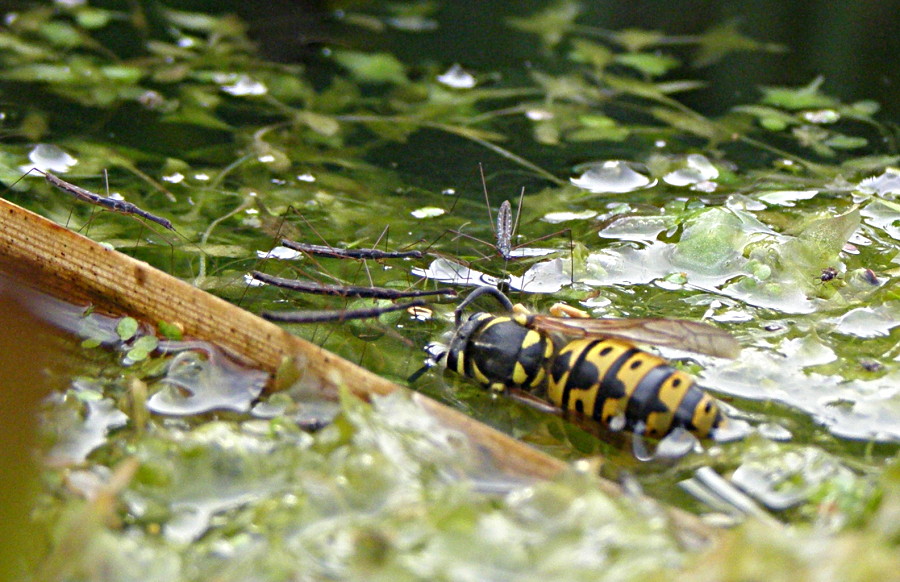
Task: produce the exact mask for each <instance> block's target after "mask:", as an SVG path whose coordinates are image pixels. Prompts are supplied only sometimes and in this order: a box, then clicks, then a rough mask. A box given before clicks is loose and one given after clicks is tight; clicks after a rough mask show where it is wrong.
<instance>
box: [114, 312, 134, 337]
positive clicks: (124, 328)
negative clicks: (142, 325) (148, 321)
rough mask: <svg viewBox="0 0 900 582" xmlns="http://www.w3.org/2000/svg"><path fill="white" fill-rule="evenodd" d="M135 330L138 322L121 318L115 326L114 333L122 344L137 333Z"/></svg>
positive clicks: (128, 318) (130, 318)
mask: <svg viewBox="0 0 900 582" xmlns="http://www.w3.org/2000/svg"><path fill="white" fill-rule="evenodd" d="M137 330H138V322H137V320H136V319H134V318H133V317H123V318H122V319H120V320H119V323H118V324H117V325H116V333H117V334H118V335H119V339H120V340H122V341H123V342H127V341H128V340H130V339H131V338H133V337H134V334H136V333H137Z"/></svg>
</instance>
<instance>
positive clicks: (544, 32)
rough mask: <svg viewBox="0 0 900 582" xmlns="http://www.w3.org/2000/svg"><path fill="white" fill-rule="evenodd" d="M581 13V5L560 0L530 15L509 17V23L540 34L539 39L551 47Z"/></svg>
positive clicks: (570, 0) (569, 0) (525, 30)
mask: <svg viewBox="0 0 900 582" xmlns="http://www.w3.org/2000/svg"><path fill="white" fill-rule="evenodd" d="M580 13H581V5H580V4H579V3H578V2H575V1H573V0H562V1H560V2H557V3H555V4H553V5H552V6H548V7H546V8H545V9H544V10H542V11H540V12H536V13H535V14H533V15H532V16H526V17H521V16H516V17H513V18H510V19H509V25H510V26H511V27H513V28H515V29H518V30H521V31H523V32H530V33H532V34H536V35H538V36H540V38H541V41H542V42H543V43H544V44H545V45H546V46H547V47H548V48H553V47H555V46H556V45H558V44H559V43H560V41H561V40H562V38H563V36H564V35H565V34H566V33H567V32H568V31H569V30H570V29H571V28H572V25H573V24H574V23H575V19H576V18H578V15H579V14H580Z"/></svg>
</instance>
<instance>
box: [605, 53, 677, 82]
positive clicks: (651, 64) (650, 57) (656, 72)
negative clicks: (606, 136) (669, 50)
mask: <svg viewBox="0 0 900 582" xmlns="http://www.w3.org/2000/svg"><path fill="white" fill-rule="evenodd" d="M613 60H614V61H615V62H616V63H618V64H620V65H625V66H627V67H630V68H632V69H635V70H636V71H639V72H641V73H643V74H644V75H647V76H648V77H659V76H660V75H665V74H666V73H667V72H669V71H670V70H672V69H674V68H675V67H677V66H679V65H680V64H681V61H679V60H678V59H676V58H675V57H671V56H668V55H664V54H655V53H623V54H619V55H616V56H615V57H614V59H613Z"/></svg>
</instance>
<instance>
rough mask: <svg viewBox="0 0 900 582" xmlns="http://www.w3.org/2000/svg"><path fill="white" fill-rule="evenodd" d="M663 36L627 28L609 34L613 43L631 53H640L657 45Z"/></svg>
mask: <svg viewBox="0 0 900 582" xmlns="http://www.w3.org/2000/svg"><path fill="white" fill-rule="evenodd" d="M665 36H666V35H665V34H663V33H662V32H659V31H657V30H642V29H640V28H627V29H625V30H619V31H614V32H613V33H612V34H611V37H612V40H613V41H615V42H617V43H618V44H619V45H621V46H622V47H623V48H624V49H625V50H626V51H628V52H632V53H636V52H640V51H642V50H644V49H646V48H650V47H652V46H655V45H657V44H659V43H660V42H661V41H662V40H663V39H664V38H665Z"/></svg>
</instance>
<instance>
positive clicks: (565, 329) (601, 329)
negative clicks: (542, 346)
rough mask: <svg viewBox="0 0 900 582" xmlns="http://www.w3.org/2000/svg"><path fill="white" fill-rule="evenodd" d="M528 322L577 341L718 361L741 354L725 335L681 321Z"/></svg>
mask: <svg viewBox="0 0 900 582" xmlns="http://www.w3.org/2000/svg"><path fill="white" fill-rule="evenodd" d="M529 321H530V325H531V326H532V327H534V328H535V329H539V330H542V331H546V332H551V333H562V334H565V335H567V336H571V337H576V338H584V337H612V338H617V339H623V340H626V341H632V342H638V343H645V344H652V345H655V346H662V347H669V348H677V349H680V350H687V351H691V352H695V353H698V354H707V355H710V356H718V357H720V358H735V357H737V355H738V354H739V353H740V352H741V346H740V344H739V343H738V342H737V340H735V339H734V337H732V336H731V334H729V333H728V332H726V331H724V330H721V329H719V328H717V327H713V326H711V325H709V324H706V323H700V322H697V321H687V320H684V319H583V318H578V317H571V318H570V317H554V316H551V315H532V316H531V317H530V319H529Z"/></svg>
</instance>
